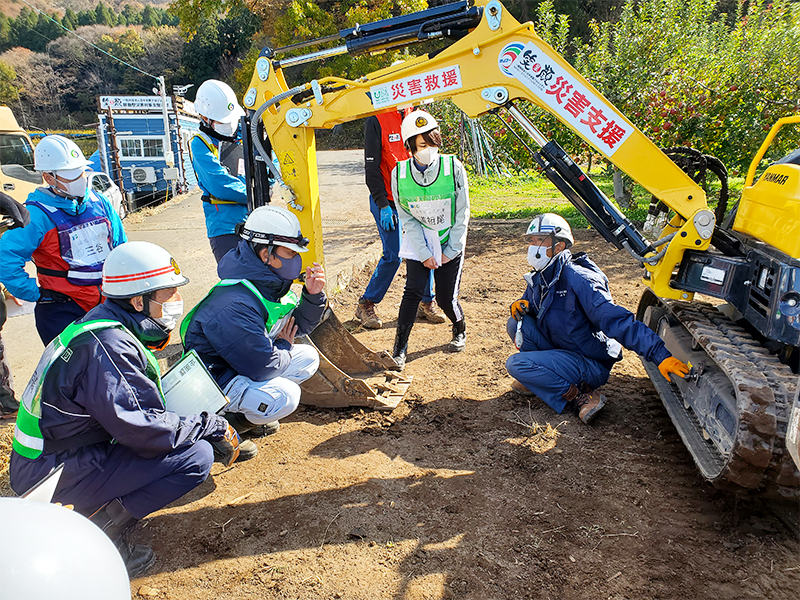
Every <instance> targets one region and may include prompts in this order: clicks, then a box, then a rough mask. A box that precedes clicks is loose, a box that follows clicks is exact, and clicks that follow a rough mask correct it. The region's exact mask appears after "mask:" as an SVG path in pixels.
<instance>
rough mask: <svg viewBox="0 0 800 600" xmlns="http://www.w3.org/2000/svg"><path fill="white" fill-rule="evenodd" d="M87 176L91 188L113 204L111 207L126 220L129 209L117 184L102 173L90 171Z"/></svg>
mask: <svg viewBox="0 0 800 600" xmlns="http://www.w3.org/2000/svg"><path fill="white" fill-rule="evenodd" d="M87 175H88V177H89V185H90V186H91V188H92V189H93V190H94V191H95V192H97V193H99V194H103V195H104V196H105V197H106V198H108V201H109V202H111V206H113V207H114V210H115V211H117V214H118V215H119V218H120V219H124V218H125V217H126V216H127V214H128V207H127V202H126V201H125V198H124V197H123V196H122V192H120V191H119V187H117V184H116V183H114V182H113V181H111V178H110V177H109V176H108V175H106V174H105V173H103V172H102V171H89V172H88V173H87Z"/></svg>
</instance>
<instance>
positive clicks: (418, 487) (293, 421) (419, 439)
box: [132, 223, 800, 600]
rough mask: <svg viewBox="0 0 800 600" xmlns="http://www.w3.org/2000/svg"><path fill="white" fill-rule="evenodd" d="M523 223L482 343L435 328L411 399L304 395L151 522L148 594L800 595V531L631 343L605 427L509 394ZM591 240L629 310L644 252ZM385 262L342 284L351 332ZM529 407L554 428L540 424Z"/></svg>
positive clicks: (393, 304) (489, 282)
mask: <svg viewBox="0 0 800 600" xmlns="http://www.w3.org/2000/svg"><path fill="white" fill-rule="evenodd" d="M521 233H522V225H519V224H516V225H511V224H508V225H498V224H492V225H486V224H479V223H476V224H473V226H472V227H471V232H470V238H469V241H468V258H467V260H466V265H465V270H464V279H463V284H462V293H461V298H462V304H463V307H464V310H465V312H466V315H467V320H468V329H467V332H468V338H467V351H465V352H464V353H461V354H448V353H446V352H445V347H446V344H447V342H448V341H449V339H450V331H449V329H450V328H449V326H447V325H429V324H426V323H418V324H417V325H416V326H415V328H414V331H413V332H412V335H411V342H410V346H409V350H410V354H409V363H408V366H407V372H408V373H409V374H412V375H414V377H415V380H414V383H413V384H412V386H411V388H410V390H409V394H408V395H407V397H406V401H404V402H402V403H401V404H400V406H399V407H398V408H397V409H396V410H395V411H394V412H392V413H390V414H389V413H375V412H370V411H362V410H359V409H345V410H336V411H334V410H319V409H313V408H309V407H301V408H300V410H299V411H298V412H297V413H296V414H295V415H293V416H292V417H291V418H290V419H288V420H287V421H286V422H284V423H283V424H282V427H281V430H280V432H279V433H278V434H276V435H274V436H271V437H268V438H262V439H256V440H255V441H256V443H257V444H258V446H259V448H260V454H259V456H258V457H257V458H255V459H254V460H252V461H250V462H247V463H242V464H238V465H235V466H234V467H233V468H231V469H225V468H223V467H221V466H220V465H215V467H214V470H213V472H212V474H213V477H212V478H209V480H208V481H207V482H206V483H205V484H203V485H202V486H200V487H199V488H198V489H196V490H195V491H194V492H192V493H191V494H189V495H188V496H186V497H185V498H183V499H182V500H181V501H180V502H178V503H176V504H175V505H172V506H170V507H168V508H167V509H165V510H162V511H159V512H158V513H156V514H154V515H152V516H151V517H150V518H148V519H146V521H145V523H144V528H143V529H142V530H141V531H140V532H138V533H137V536H138V538H139V539H140V540H143V541H147V542H149V543H151V544H152V546H153V547H154V549H155V551H156V553H157V554H158V557H159V558H158V561H157V562H156V565H155V567H154V569H153V571H151V573H150V574H149V575H148V576H147V577H144V578H141V579H138V580H135V581H134V582H132V589H133V592H134V596H135V597H136V596H137V595H139V596H148V597H153V598H169V599H172V600H189V599H206V598H208V599H212V598H214V599H216V598H236V599H240V598H242V599H244V598H293V599H295V598H300V599H312V598H313V599H317V598H345V599H353V600H355V599H369V600H374V599H384V598H385V599H398V600H399V599H439V598H465V599H466V598H468V599H498V600H499V599H506V598H508V599H517V598H543V599H544V598H550V599H562V598H563V599H572V598H592V599H594V598H602V599H606V598H611V599H615V600H616V599H623V598H630V599H649V598H691V599H697V598H714V599H720V600H721V599H728V598H731V599H733V598H737V599H738V598H775V599H790V598H799V597H800V542H799V541H798V532H797V530H796V528H793V527H792V526H790V525H787V524H786V518H785V516H784V518H783V520H781V519H778V518H777V517H775V516H773V513H772V510H771V507H770V506H767V505H765V504H762V503H761V502H759V501H752V500H747V499H736V498H734V497H732V496H731V495H729V494H727V493H723V492H720V491H717V490H715V489H714V488H712V487H711V486H709V485H707V484H705V483H704V482H703V481H702V480H701V478H700V477H699V475H698V474H697V472H696V470H695V468H694V465H693V463H692V460H691V458H690V456H689V454H688V452H687V451H686V450H685V449H684V447H683V445H682V443H681V441H680V439H679V437H678V435H677V433H676V432H675V429H674V428H673V426H672V424H671V422H670V421H669V418H668V417H667V415H666V413H665V411H664V409H663V408H662V406H661V403H660V401H659V399H658V397H657V396H656V394H655V391H654V390H653V388H652V386H651V384H650V382H649V380H648V379H647V377H646V376H645V374H644V370H643V369H642V367H641V365H640V363H639V360H638V358H637V357H636V356H635V355H633V354H631V353H627V354H626V355H625V359H624V360H623V361H622V362H621V363H619V364H618V365H617V366H616V367H615V369H614V371H613V373H612V376H611V379H610V381H609V383H608V384H607V385H606V386H605V388H604V390H603V391H604V393H605V394H606V395H607V396H608V398H609V405H608V407H607V409H606V410H605V411H604V412H603V413H602V414H601V415H600V416H599V417H598V419H597V421H596V422H595V424H594V426H593V427H586V426H585V425H583V424H582V423H581V422H580V421H579V420H578V419H576V418H574V417H571V416H567V415H564V416H559V415H556V414H554V413H553V412H552V411H551V410H550V409H549V408H547V407H545V406H543V405H541V404H540V403H539V402H538V400H536V399H534V400H533V401H532V402H531V403H530V404H529V403H528V402H527V400H526V399H524V398H521V397H519V396H517V395H516V394H514V393H511V392H509V391H508V385H509V383H510V378H509V377H508V375H507V373H506V372H505V369H504V362H505V359H506V358H507V357H508V355H509V354H510V353H511V352H512V351H513V347H512V345H511V343H510V342H509V341H507V339H506V337H505V332H504V324H505V321H506V315H507V312H508V308H507V307H508V305H509V304H510V303H511V302H512V301H513V300H515V299H516V298H518V297H519V295H520V294H521V291H522V289H523V285H524V282H523V280H522V274H523V273H524V271H525V267H526V265H525V256H524V248H522V247H521V246H520V245H519V243H518V240H519V237H518V236H519V235H520V234H521ZM578 240H579V241H578V243H577V244H576V246H577V250H589V251H590V253H591V255H592V256H593V258H595V260H596V261H597V262H598V263H599V264H600V266H601V267H602V268H603V269H604V270H605V272H606V273H607V275H608V276H609V278H610V280H611V287H612V292H613V293H614V295H615V298H616V300H617V301H618V302H619V303H620V304H623V305H625V306H627V307H628V308H630V309H634V308H635V305H636V302H637V300H638V296H639V294H640V292H641V289H642V288H641V285H640V284H639V283H638V276H639V272H638V269H637V267H636V266H635V265H634V264H632V262H631V261H630V259H628V258H627V257H626V256H624V255H623V254H621V253H616V252H614V251H611V250H609V247H608V246H607V245H605V244H604V243H603V242H602V240H601V239H600V238H599V237H598V236H596V235H595V234H593V233H591V232H579V233H578ZM370 273H371V271H370V272H365V273H362V275H361V276H360V277H358V278H356V279H355V280H354V281H353V282H351V284H350V287H348V289H346V290H345V291H344V292H343V293H342V294H340V295H338V296H337V297H336V299H335V310H336V311H337V314H338V315H339V317H340V318H341V319H342V320H343V321H345V322H346V323H347V325H349V326H351V327H352V328H356V323H355V322H354V321H352V316H353V309H354V306H355V302H356V300H357V298H358V296H359V294H360V292H361V291H362V290H363V287H364V286H365V285H366V281H367V279H368V277H369V274H370ZM402 273H403V271H402V269H401V273H400V274H399V275H398V277H397V279H396V280H395V283H394V285H393V286H392V289H391V290H390V292H389V295H388V296H387V298H386V299H385V300H384V302H383V303H381V305H380V307H379V308H380V311H381V313H382V314H383V316H384V317H385V319H386V321H388V323H387V325H386V328H385V329H382V330H379V331H364V330H358V331H356V336H357V337H358V338H359V339H360V340H361V341H363V342H365V343H366V344H367V345H369V346H371V347H373V348H374V349H389V348H391V343H392V340H393V337H394V317H395V315H396V312H397V307H398V305H399V301H400V295H401V293H402V286H403V278H402ZM532 422H536V423H538V424H539V425H541V426H544V427H546V425H547V424H548V423H549V424H550V425H551V426H552V427H556V428H557V430H558V432H557V434H554V433H553V432H552V430H551V431H550V432H549V433H548V432H546V431H542V430H539V435H537V436H533V437H531V436H530V435H529V434H530V432H531V431H530V429H529V428H526V427H525V426H524V425H523V424H522V423H532ZM553 441H555V445H553ZM792 510H794V507H792ZM789 516H790V518H794V519H795V521H794V522H796V520H797V512H796V510H795V511H794V514H790V515H789Z"/></svg>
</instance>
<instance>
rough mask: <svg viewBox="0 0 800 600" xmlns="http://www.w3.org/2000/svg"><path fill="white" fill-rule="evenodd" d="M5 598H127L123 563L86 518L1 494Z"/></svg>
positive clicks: (0, 556)
mask: <svg viewBox="0 0 800 600" xmlns="http://www.w3.org/2000/svg"><path fill="white" fill-rule="evenodd" d="M0 514H2V515H3V535H2V536H1V537H0V565H3V567H2V571H3V583H2V586H3V592H2V596H3V598H26V600H52V599H53V598H59V600H123V599H124V600H130V598H131V586H130V582H129V580H128V572H127V570H126V569H125V563H123V562H122V557H121V556H120V554H119V552H118V551H117V549H116V548H115V547H114V544H113V543H112V542H111V540H110V539H109V538H108V536H107V535H106V534H104V533H103V532H102V531H100V529H99V528H98V527H97V526H96V525H94V524H93V523H92V522H91V521H89V520H88V519H87V518H86V517H83V516H81V515H79V514H78V513H76V512H73V511H71V510H69V509H67V508H64V507H62V506H56V505H55V504H47V503H44V502H31V501H30V500H24V499H19V498H0Z"/></svg>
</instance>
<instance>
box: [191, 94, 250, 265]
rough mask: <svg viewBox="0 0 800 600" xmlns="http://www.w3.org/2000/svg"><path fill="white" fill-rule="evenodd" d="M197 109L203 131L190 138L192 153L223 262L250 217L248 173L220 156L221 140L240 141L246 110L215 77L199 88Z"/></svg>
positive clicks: (215, 245) (212, 239)
mask: <svg viewBox="0 0 800 600" xmlns="http://www.w3.org/2000/svg"><path fill="white" fill-rule="evenodd" d="M194 108H195V110H196V111H197V114H199V115H200V120H201V123H200V131H199V132H198V133H197V135H195V136H194V137H192V139H191V140H189V154H190V156H191V159H192V167H193V168H194V172H195V174H196V175H197V183H198V185H199V186H200V189H201V190H202V191H203V196H202V200H203V213H204V214H205V217H206V233H207V235H208V241H209V243H210V244H211V251H212V252H213V253H214V258H215V259H216V261H217V263H219V261H220V260H222V257H223V256H225V254H226V253H227V252H228V251H229V250H232V249H233V248H235V247H236V245H237V244H238V243H239V236H238V235H236V232H235V227H236V224H237V223H242V222H243V221H244V220H245V218H247V188H246V187H245V183H244V173H231V172H230V171H229V170H228V168H227V167H225V166H223V165H222V164H221V163H220V158H219V147H220V143H221V142H228V143H238V141H239V138H238V136H237V131H238V129H239V119H240V118H241V117H242V116H243V115H244V110H243V109H242V107H241V106H239V102H238V101H237V100H236V94H235V93H234V91H233V90H232V89H231V88H230V86H229V85H228V84H226V83H223V82H221V81H217V80H215V79H209V80H208V81H204V82H203V84H202V85H201V86H200V88H199V89H198V90H197V96H196V97H195V101H194Z"/></svg>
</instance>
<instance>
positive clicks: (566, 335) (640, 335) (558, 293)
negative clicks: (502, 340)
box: [522, 250, 671, 369]
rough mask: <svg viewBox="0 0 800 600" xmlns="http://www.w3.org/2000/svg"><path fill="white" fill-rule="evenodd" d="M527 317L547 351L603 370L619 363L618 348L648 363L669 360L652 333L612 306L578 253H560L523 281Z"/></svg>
mask: <svg viewBox="0 0 800 600" xmlns="http://www.w3.org/2000/svg"><path fill="white" fill-rule="evenodd" d="M525 279H526V281H527V282H528V287H527V288H526V289H525V294H524V295H523V296H522V297H523V298H524V299H525V300H527V301H528V302H529V303H530V308H529V313H528V314H529V315H530V316H532V317H533V318H534V319H536V324H537V326H538V328H539V331H540V332H541V333H542V334H543V335H544V336H545V337H546V338H548V339H549V340H550V341H551V342H552V344H553V346H555V347H556V348H559V349H562V350H570V351H572V352H576V353H577V354H580V355H582V356H586V357H588V358H592V359H594V360H596V361H598V362H600V363H601V364H603V365H604V366H606V367H607V368H609V369H610V368H611V367H612V366H613V364H614V363H615V362H617V361H618V360H620V359H621V358H622V349H621V347H620V344H621V345H622V346H624V347H625V348H627V349H629V350H633V351H634V352H636V353H637V354H639V355H640V356H643V357H644V358H645V359H647V360H648V361H650V362H653V363H655V364H659V363H660V362H661V361H663V360H664V359H665V358H668V357H669V356H671V354H670V353H669V351H668V350H667V349H666V347H665V346H664V342H663V341H662V340H661V338H659V337H658V335H656V333H655V332H654V331H653V330H652V329H650V328H649V327H647V326H646V325H645V324H644V323H642V322H641V321H637V320H636V318H635V317H634V315H633V313H631V312H630V311H629V310H627V309H626V308H623V307H621V306H618V305H617V304H614V300H613V298H612V297H611V293H610V292H609V290H608V279H607V278H606V276H605V274H604V273H603V272H602V271H601V270H600V267H598V266H597V265H596V264H595V263H594V262H592V260H591V259H590V258H589V257H588V256H587V255H586V253H584V252H580V253H578V254H575V255H573V254H572V253H571V252H570V251H569V250H564V251H562V252H561V253H560V254H558V255H556V259H555V260H554V261H553V263H552V264H551V265H549V266H548V267H547V268H546V269H544V270H543V271H541V272H538V273H535V272H532V273H528V274H527V275H526V276H525Z"/></svg>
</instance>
